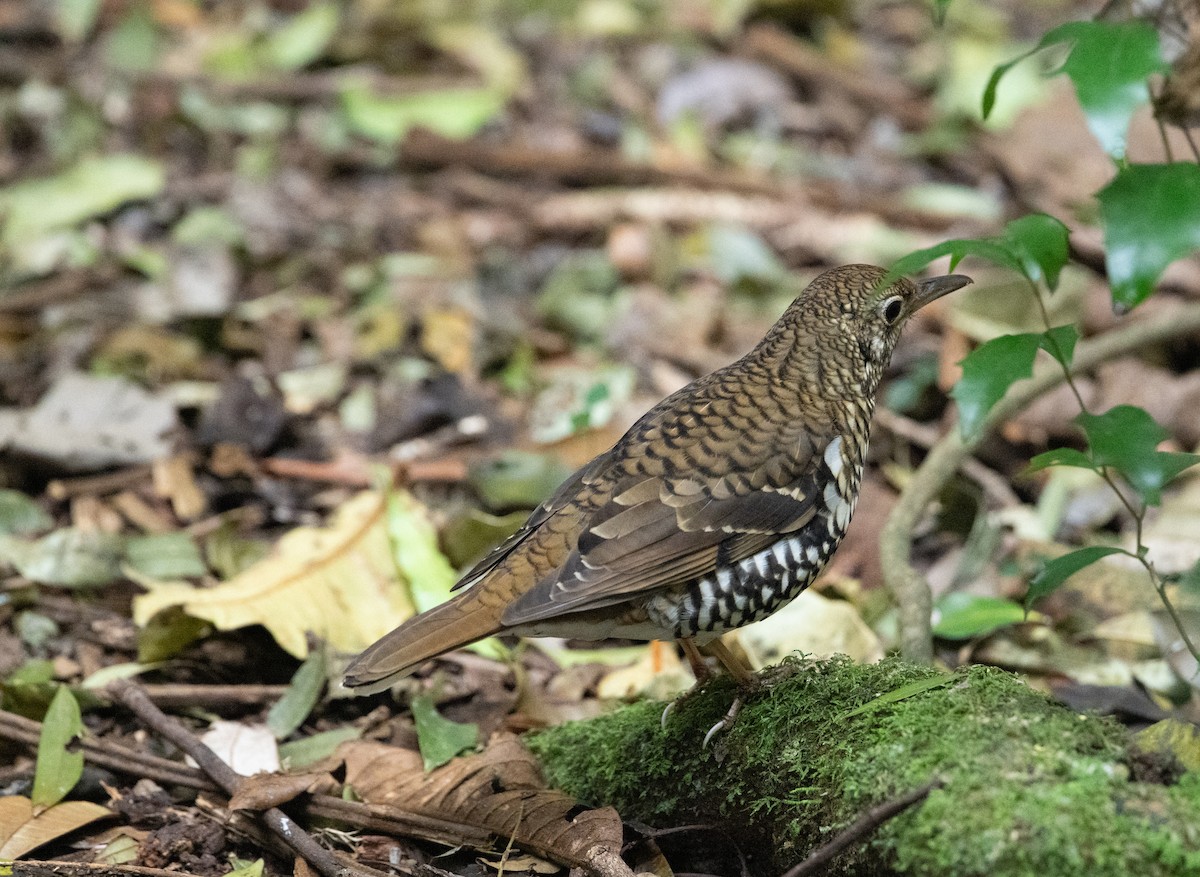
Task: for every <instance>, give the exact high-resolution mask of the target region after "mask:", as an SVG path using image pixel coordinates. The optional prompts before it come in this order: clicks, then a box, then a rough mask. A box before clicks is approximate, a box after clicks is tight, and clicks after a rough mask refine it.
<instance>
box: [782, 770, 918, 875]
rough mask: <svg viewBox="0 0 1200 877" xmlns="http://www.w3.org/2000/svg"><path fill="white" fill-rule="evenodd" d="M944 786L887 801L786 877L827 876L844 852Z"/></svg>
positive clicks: (846, 829)
mask: <svg viewBox="0 0 1200 877" xmlns="http://www.w3.org/2000/svg"><path fill="white" fill-rule="evenodd" d="M940 785H941V782H940V781H939V780H934V781H933V782H929V783H926V784H925V785H923V786H921V787H920V788H919V789H913V790H912V791H911V792H909V793H907V794H905V795H901V796H900V797H899V798H896V799H894V800H892V801H885V802H884V803H883V804H880V805H879V806H877V807H872V808H871V809H870V810H868V811H867V812H866V813H864V814H863V815H862V816H860V817H858V819H856V820H855V821H854V822H853V823H852V824H851V825H849V826H847V827H846V828H844V829H843V830H842V831H841V832H840V833H839V834H838V836H837V837H835V838H834V839H833V840H831V841H830V842H829V843H827V844H825V845H824V846H822V847H818V848H817V849H816V850H814V851H813V852H812V854H811V855H809V857H808V858H807V859H805V860H804V861H803V862H801V863H800V864H799V865H796V866H795V867H794V868H791V869H790V870H788V872H787V873H786V874H784V875H783V877H805V875H807V874H821V873H824V869H825V866H826V865H828V864H829V863H830V862H831V861H832V860H833V859H834V857H836V856H837V855H838V854H839V853H841V852H842V851H843V850H844V849H846V848H847V847H849V846H850V845H851V844H854V843H857V842H858V841H860V840H862V839H863V838H865V837H867V836H868V835H870V834H872V833H873V832H874V831H875V830H876V829H877V828H879V826H881V825H883V823H885V822H887V821H888V820H889V819H894V818H895V817H897V816H899V815H900V814H901V813H903V812H904V811H905V810H907V809H908V808H909V807H912V806H913V805H915V804H919V803H920V802H921V801H924V800H925V798H926V797H928V796H929V793H930V792H932V791H933V790H934V789H936V788H938V787H939V786H940Z"/></svg>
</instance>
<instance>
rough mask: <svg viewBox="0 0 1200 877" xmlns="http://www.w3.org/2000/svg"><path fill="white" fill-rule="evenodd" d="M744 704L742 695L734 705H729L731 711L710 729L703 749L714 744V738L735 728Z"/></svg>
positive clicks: (701, 746)
mask: <svg viewBox="0 0 1200 877" xmlns="http://www.w3.org/2000/svg"><path fill="white" fill-rule="evenodd" d="M744 703H745V700H743V699H742V695H741V694H738V695H737V696H736V697H734V699H733V703H731V704H730V705H729V710H728V711H727V712H726V713H725V715H724V716H722V717H721V721H719V722H717V723H716V724H715V725H713V726H712V727H711V728H709V729H708V733H707V734H705V735H704V742H703V743H701V744H700V748H701V749H707V748H708V744H709V743H711V742H712V740H713V738H714V737H716V736H717V735H718V734H720V733H722V732H724V731H728V730H729V729H730V728H732V727H733V723H734V722H735V721H737V717H738V713H740V712H741V711H742V705H743V704H744Z"/></svg>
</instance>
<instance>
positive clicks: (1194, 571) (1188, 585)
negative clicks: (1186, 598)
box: [1179, 560, 1200, 596]
mask: <svg viewBox="0 0 1200 877" xmlns="http://www.w3.org/2000/svg"><path fill="white" fill-rule="evenodd" d="M1179 587H1180V589H1181V590H1183V591H1184V592H1186V593H1188V594H1192V595H1196V596H1200V560H1197V561H1196V562H1195V563H1194V564H1192V566H1191V568H1190V569H1187V570H1185V571H1184V572H1182V573H1180V575H1179Z"/></svg>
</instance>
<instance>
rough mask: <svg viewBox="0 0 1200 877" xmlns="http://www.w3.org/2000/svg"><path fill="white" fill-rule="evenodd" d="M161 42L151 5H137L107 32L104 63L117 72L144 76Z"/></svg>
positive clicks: (157, 53)
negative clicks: (122, 71) (121, 71)
mask: <svg viewBox="0 0 1200 877" xmlns="http://www.w3.org/2000/svg"><path fill="white" fill-rule="evenodd" d="M162 42H163V41H162V38H161V36H160V34H159V32H158V25H157V24H156V23H155V21H154V11H153V9H152V8H151V4H150V3H147V2H136V3H134V4H133V5H132V8H131V9H129V11H128V12H127V13H126V15H125V17H124V18H123V19H121V22H120V24H118V25H117V26H116V27H115V28H114V29H112V30H110V31H109V33H108V41H107V44H106V45H105V47H104V54H105V60H106V61H107V62H108V63H109V64H110V65H112V66H113V67H114V68H116V69H117V70H124V71H126V72H128V73H146V72H148V71H150V70H152V69H153V68H154V65H155V64H156V63H157V62H158V57H159V52H160V50H161V49H162Z"/></svg>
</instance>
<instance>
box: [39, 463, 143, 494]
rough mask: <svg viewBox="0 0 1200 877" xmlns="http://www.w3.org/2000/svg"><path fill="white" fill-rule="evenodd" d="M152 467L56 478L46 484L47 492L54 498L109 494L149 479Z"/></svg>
mask: <svg viewBox="0 0 1200 877" xmlns="http://www.w3.org/2000/svg"><path fill="white" fill-rule="evenodd" d="M150 476H151V467H150V466H149V465H142V466H130V467H129V468H128V469H118V470H117V471H115V472H103V473H101V474H99V475H81V476H79V477H77V478H56V479H54V480H53V481H51V482H50V483H49V484H48V485H47V486H46V494H47V495H48V496H49V497H50V498H51V499H54V500H64V499H71V498H72V497H75V496H86V495H88V494H94V493H95V494H107V493H116V492H117V491H120V490H126V489H128V488H130V487H132V486H133V485H135V484H141V483H142V482H143V481H149V480H150Z"/></svg>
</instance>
